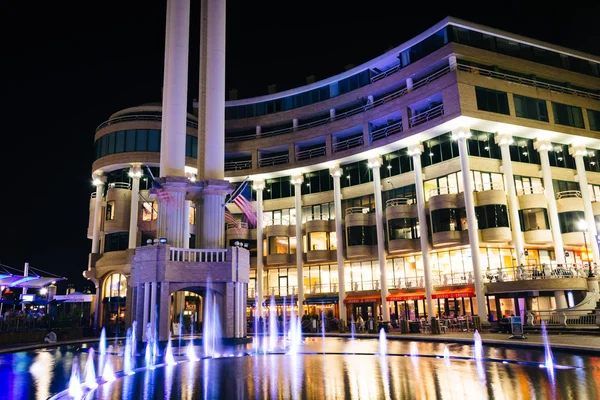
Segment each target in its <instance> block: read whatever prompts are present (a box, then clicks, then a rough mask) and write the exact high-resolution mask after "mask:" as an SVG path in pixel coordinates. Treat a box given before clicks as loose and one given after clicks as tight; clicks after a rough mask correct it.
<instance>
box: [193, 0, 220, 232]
mask: <svg viewBox="0 0 600 400" xmlns="http://www.w3.org/2000/svg"><path fill="white" fill-rule="evenodd" d="M202 2H203V3H206V11H207V13H206V17H207V18H206V19H205V20H204V19H203V20H202V23H204V22H206V36H205V37H201V38H200V40H201V41H205V42H206V43H205V46H206V62H205V65H206V70H205V74H204V76H201V77H200V79H201V80H203V82H204V85H205V87H206V98H205V99H204V103H203V105H204V107H205V114H204V120H205V130H204V145H205V149H204V153H203V157H204V177H203V178H204V179H218V180H223V179H224V177H225V172H224V171H225V14H226V13H225V8H226V7H225V5H226V2H225V1H223V0H203V1H202ZM207 99H210V101H206V100H207ZM198 160H200V157H198ZM206 215H207V214H206V213H204V216H205V217H206ZM219 215H220V216H221V221H222V219H223V210H221V212H220V213H219ZM207 221H210V219H209V220H206V219H204V222H205V224H206V223H207ZM221 225H223V224H221Z"/></svg>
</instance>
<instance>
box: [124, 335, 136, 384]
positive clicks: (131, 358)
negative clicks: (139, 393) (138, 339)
mask: <svg viewBox="0 0 600 400" xmlns="http://www.w3.org/2000/svg"><path fill="white" fill-rule="evenodd" d="M132 336H134V335H133V334H132V330H131V328H129V329H128V330H127V337H126V338H125V349H124V350H123V372H124V373H125V375H132V374H133V367H134V365H135V353H133V345H132Z"/></svg>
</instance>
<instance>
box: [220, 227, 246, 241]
mask: <svg viewBox="0 0 600 400" xmlns="http://www.w3.org/2000/svg"><path fill="white" fill-rule="evenodd" d="M225 236H226V237H227V242H229V241H230V240H233V239H238V240H239V239H241V240H247V239H250V229H248V224H247V223H246V222H238V223H235V224H233V223H229V224H227V225H226V226H225Z"/></svg>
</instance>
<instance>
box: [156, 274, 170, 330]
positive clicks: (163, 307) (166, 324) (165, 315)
mask: <svg viewBox="0 0 600 400" xmlns="http://www.w3.org/2000/svg"><path fill="white" fill-rule="evenodd" d="M158 308H159V310H158V316H159V323H158V339H159V340H160V341H163V340H169V336H171V315H170V313H171V292H170V288H169V282H161V284H160V301H159V304H158Z"/></svg>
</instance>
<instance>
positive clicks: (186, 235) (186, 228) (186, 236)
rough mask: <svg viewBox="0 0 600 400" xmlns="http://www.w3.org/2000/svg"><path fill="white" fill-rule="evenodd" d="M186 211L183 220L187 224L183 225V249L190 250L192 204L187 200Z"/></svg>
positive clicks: (185, 203)
mask: <svg viewBox="0 0 600 400" xmlns="http://www.w3.org/2000/svg"><path fill="white" fill-rule="evenodd" d="M183 204H184V206H183V207H185V210H184V211H183V213H184V216H183V219H184V220H185V221H187V222H184V225H183V248H184V249H189V248H190V213H191V212H192V202H191V201H190V200H186V201H185V202H184V203H183Z"/></svg>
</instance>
